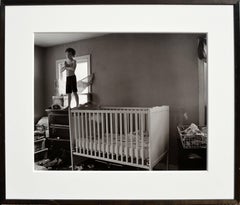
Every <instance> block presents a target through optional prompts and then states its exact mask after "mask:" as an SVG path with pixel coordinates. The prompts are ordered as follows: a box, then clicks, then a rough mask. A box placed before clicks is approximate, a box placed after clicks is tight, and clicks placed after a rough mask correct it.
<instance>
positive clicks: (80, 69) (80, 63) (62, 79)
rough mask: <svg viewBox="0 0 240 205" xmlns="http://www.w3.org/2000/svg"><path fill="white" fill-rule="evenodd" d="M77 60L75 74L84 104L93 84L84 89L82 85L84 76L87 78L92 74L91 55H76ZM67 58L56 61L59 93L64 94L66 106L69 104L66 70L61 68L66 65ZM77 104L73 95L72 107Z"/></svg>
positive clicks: (80, 100)
mask: <svg viewBox="0 0 240 205" xmlns="http://www.w3.org/2000/svg"><path fill="white" fill-rule="evenodd" d="M75 60H76V61H77V67H76V70H75V75H76V77H77V86H78V96H79V103H80V104H84V103H86V102H88V93H90V92H91V86H88V87H86V88H85V89H84V90H83V89H82V87H81V86H80V84H81V83H80V82H81V80H82V79H83V78H86V77H87V76H88V75H90V74H91V72H90V55H85V56H78V57H75ZM64 61H65V59H61V60H57V61H56V79H57V88H56V91H57V95H62V96H64V106H67V95H66V71H64V72H61V68H62V67H63V66H64ZM75 105H76V102H75V98H74V97H72V101H71V107H74V106H75Z"/></svg>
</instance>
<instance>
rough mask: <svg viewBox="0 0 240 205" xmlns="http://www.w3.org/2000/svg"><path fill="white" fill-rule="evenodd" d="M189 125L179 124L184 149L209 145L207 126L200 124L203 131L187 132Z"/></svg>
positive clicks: (178, 128)
mask: <svg viewBox="0 0 240 205" xmlns="http://www.w3.org/2000/svg"><path fill="white" fill-rule="evenodd" d="M188 127H189V125H181V126H177V130H178V134H179V137H180V140H181V143H182V146H183V148H184V149H202V148H206V147H207V127H204V126H198V128H199V130H200V131H201V132H198V133H190V134H189V133H186V132H185V130H186V129H187V128H188Z"/></svg>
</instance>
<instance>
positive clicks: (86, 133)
mask: <svg viewBox="0 0 240 205" xmlns="http://www.w3.org/2000/svg"><path fill="white" fill-rule="evenodd" d="M84 115H85V137H86V148H87V154H88V153H89V152H88V147H89V143H88V141H89V140H88V126H87V113H84Z"/></svg>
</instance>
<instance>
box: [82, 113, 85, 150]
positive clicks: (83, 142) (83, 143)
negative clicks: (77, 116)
mask: <svg viewBox="0 0 240 205" xmlns="http://www.w3.org/2000/svg"><path fill="white" fill-rule="evenodd" d="M81 132H82V148H83V153H84V154H85V139H84V128H83V113H81Z"/></svg>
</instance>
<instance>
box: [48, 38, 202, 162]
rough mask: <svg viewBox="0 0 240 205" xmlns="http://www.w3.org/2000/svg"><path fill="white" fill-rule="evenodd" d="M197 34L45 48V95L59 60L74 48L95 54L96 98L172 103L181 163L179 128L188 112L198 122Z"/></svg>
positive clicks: (107, 101) (172, 154)
mask: <svg viewBox="0 0 240 205" xmlns="http://www.w3.org/2000/svg"><path fill="white" fill-rule="evenodd" d="M197 37H198V35H195V34H110V35H105V36H102V37H97V38H94V39H88V40H83V41H78V42H73V43H69V44H65V45H60V46H54V47H50V48H48V49H46V88H47V89H46V90H45V93H46V98H45V106H49V105H50V104H51V96H52V95H53V94H54V80H55V76H56V74H55V61H56V60H57V59H62V58H65V53H64V51H65V49H66V48H67V47H73V48H75V49H76V51H77V55H78V56H79V55H86V54H91V62H92V63H91V64H92V71H93V72H94V73H95V77H96V78H95V82H94V85H93V88H92V90H93V93H94V96H93V100H94V101H95V102H96V103H99V104H100V105H110V106H155V105H169V106H170V143H171V147H170V149H171V152H170V159H171V161H172V163H176V162H177V153H176V152H177V141H176V139H177V138H176V137H177V132H176V126H177V123H178V122H179V120H181V119H180V118H181V116H183V113H184V112H187V114H188V117H189V119H188V122H195V123H198V67H197V66H198V65H197Z"/></svg>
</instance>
